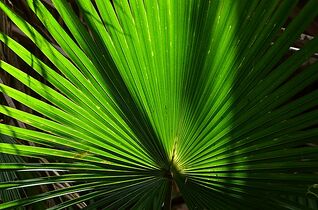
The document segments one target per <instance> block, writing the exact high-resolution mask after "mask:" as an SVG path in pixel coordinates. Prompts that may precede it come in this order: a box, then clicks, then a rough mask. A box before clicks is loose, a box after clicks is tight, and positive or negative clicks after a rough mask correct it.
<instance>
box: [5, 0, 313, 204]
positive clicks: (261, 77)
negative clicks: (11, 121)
mask: <svg viewBox="0 0 318 210" xmlns="http://www.w3.org/2000/svg"><path fill="white" fill-rule="evenodd" d="M52 2H53V4H54V6H55V8H56V10H57V11H58V13H59V15H60V16H61V18H62V19H63V21H64V24H65V25H66V26H67V28H65V27H62V26H61V24H60V23H59V22H58V21H57V20H56V19H55V17H54V16H53V15H52V14H51V13H50V10H48V9H47V8H46V7H45V5H44V4H43V3H41V1H40V0H28V1H27V3H28V5H29V7H30V8H31V9H32V10H33V11H34V13H35V14H36V15H37V17H38V18H39V20H40V21H41V22H42V23H43V26H44V27H45V28H46V29H47V31H48V32H49V33H50V35H51V36H52V37H53V38H54V40H55V41H56V43H57V44H58V45H59V46H60V47H61V49H62V50H63V51H61V50H59V49H57V48H56V47H55V46H54V45H53V44H52V43H51V42H50V41H48V40H47V38H46V37H45V36H44V35H43V34H42V33H40V32H38V31H37V30H36V29H35V28H34V27H33V26H32V25H31V24H29V23H27V22H26V21H25V20H23V19H22V18H21V17H19V16H18V15H16V14H15V13H13V12H12V11H11V9H10V8H9V7H8V6H7V5H6V4H5V3H3V2H2V1H1V2H0V8H1V9H2V10H3V11H4V12H5V13H6V14H7V15H8V17H9V18H10V19H11V20H12V21H13V23H14V24H16V25H17V27H18V28H19V29H20V30H21V31H22V32H23V33H24V34H25V35H26V36H28V37H29V39H30V40H32V41H33V42H34V44H35V45H36V46H37V48H38V49H40V50H41V52H42V53H43V54H44V55H45V56H46V57H47V58H48V59H49V61H50V63H45V62H43V61H41V59H39V58H38V57H36V56H35V55H33V54H32V52H31V51H29V50H28V49H26V48H24V47H23V46H21V45H20V44H19V43H18V42H17V41H15V40H14V39H12V38H10V37H9V36H7V35H5V34H3V33H1V34H0V40H1V41H2V42H3V43H4V44H5V45H6V46H8V47H9V48H10V49H11V50H12V51H14V52H15V53H16V54H17V55H18V56H19V57H20V58H21V59H22V60H24V62H25V63H27V64H28V65H30V66H31V67H32V68H33V69H34V70H35V71H36V72H37V73H38V74H40V75H41V76H42V77H43V78H45V80H47V81H48V82H49V83H50V85H45V84H43V83H41V82H40V81H38V80H36V79H35V78H33V77H31V76H30V75H28V74H26V73H24V72H23V71H22V70H19V69H17V68H15V67H14V66H12V65H10V64H8V63H6V62H4V61H1V63H0V66H1V68H2V69H3V70H4V71H6V72H8V73H9V74H11V75H12V76H13V77H15V78H16V79H17V80H19V81H20V82H22V83H23V84H24V85H26V86H27V87H29V88H30V89H32V90H33V91H34V92H35V93H37V94H38V95H39V96H41V97H42V98H43V99H45V100H43V101H41V100H39V99H38V98H39V97H38V98H37V97H33V96H29V95H27V94H25V93H23V92H20V91H18V90H15V89H14V88H12V87H9V86H6V85H4V84H0V89H1V91H2V92H3V93H4V94H6V95H8V96H9V97H11V98H13V99H15V100H16V101H18V102H20V103H22V104H24V105H26V106H28V107H30V108H32V109H33V110H34V111H35V113H38V114H37V115H35V114H30V113H26V112H24V111H20V110H17V109H14V108H11V107H8V106H4V105H1V106H0V112H1V113H3V114H5V115H8V116H10V117H12V118H15V119H17V120H19V121H21V122H24V123H26V124H28V125H30V126H32V127H34V128H35V129H33V130H28V129H24V128H19V127H14V126H11V125H6V124H0V132H1V133H2V134H5V135H9V136H13V137H15V138H18V139H23V140H26V141H30V142H34V143H36V146H26V145H18V144H8V143H1V144H0V150H1V152H2V153H7V154H14V155H20V156H27V157H34V158H40V157H45V158H46V159H49V160H51V161H52V162H51V163H2V164H1V165H0V168H1V170H3V171H8V170H14V171H20V170H28V171H45V170H48V171H50V170H57V171H60V172H61V174H60V175H59V176H53V177H39V178H34V179H28V180H17V181H12V182H9V183H2V184H1V185H0V187H1V188H2V189H6V190H11V189H18V188H27V187H30V186H39V185H49V184H52V183H71V186H70V187H68V188H63V189H57V190H52V191H50V192H46V193H42V194H38V195H35V196H29V197H27V198H24V199H20V200H14V201H11V202H7V203H4V204H1V205H0V209H5V208H16V207H17V206H22V205H23V206H25V205H33V204H34V203H36V202H41V201H44V200H47V199H51V198H55V197H60V196H63V195H67V194H71V193H75V192H77V193H80V195H81V196H80V197H78V198H76V199H73V200H67V201H65V202H63V203H61V204H58V205H56V206H54V207H52V208H50V209H64V208H67V207H70V206H73V205H75V204H78V203H82V202H87V204H89V205H88V206H87V209H125V208H131V209H161V208H162V206H163V207H165V208H167V209H169V205H170V204H169V202H170V199H171V198H170V197H171V191H172V186H173V185H176V186H177V187H174V188H175V191H179V190H180V192H181V194H182V196H183V197H184V199H185V201H186V203H187V205H188V207H189V208H190V209H196V208H197V209H249V208H250V209H257V208H261V209H264V208H265V209H305V208H312V209H314V208H317V203H316V201H315V194H314V193H312V191H311V190H314V188H315V186H317V185H315V184H316V183H318V177H317V168H318V155H317V152H318V147H317V146H315V143H317V137H318V129H317V123H318V120H317V119H318V111H317V105H318V90H317V89H316V87H315V85H314V83H315V82H317V81H318V72H317V71H318V63H317V62H316V63H313V64H311V65H305V66H304V65H303V64H304V63H305V62H306V61H307V60H308V58H309V57H310V56H312V55H313V54H314V53H316V52H317V51H318V39H317V38H315V39H313V40H311V41H309V42H308V43H307V44H306V45H305V46H304V47H303V48H302V49H301V50H299V51H297V52H295V53H294V54H292V55H290V56H289V57H288V58H286V56H285V55H286V53H287V52H288V50H289V47H291V46H292V45H293V43H294V42H295V40H296V39H297V38H298V37H299V35H300V34H301V33H302V32H303V31H304V30H305V29H306V27H307V26H308V25H309V24H310V23H311V21H312V20H313V19H314V18H315V17H316V16H317V13H318V10H317V8H318V2H317V1H316V0H311V1H309V2H308V3H307V4H306V6H305V7H304V8H303V9H302V11H301V12H300V13H299V14H298V15H297V16H296V17H295V18H294V19H293V20H292V21H291V22H290V23H289V24H288V25H287V27H286V30H285V31H284V32H283V33H282V32H281V30H280V29H281V28H282V27H283V26H284V24H285V22H286V20H287V18H288V16H289V15H290V13H291V12H292V10H293V9H294V7H295V5H296V4H297V1H294V0H288V1H287V0H286V1H276V0H267V1H265V0H264V1H258V0H257V1H247V0H246V1H245V0H240V1H208V0H188V1H181V0H163V1H157V0H144V1H142V0H135V1H127V0H124V1H123V0H114V1H109V0H96V1H88V0H79V1H77V4H78V8H79V10H80V11H81V14H83V16H84V22H85V24H83V21H81V20H80V18H79V17H78V16H77V13H75V11H74V10H73V8H71V7H70V5H69V4H68V2H67V1H66V0H53V1H52ZM300 67H301V70H299V69H300ZM308 145H309V146H308ZM176 189H177V190H176ZM309 196H311V197H310V199H309V200H308V199H307V197H309ZM293 198H296V199H293ZM298 198H301V199H302V200H304V201H305V202H298V201H297V199H298ZM306 202H307V203H306Z"/></svg>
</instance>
